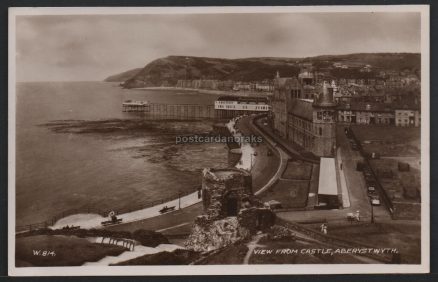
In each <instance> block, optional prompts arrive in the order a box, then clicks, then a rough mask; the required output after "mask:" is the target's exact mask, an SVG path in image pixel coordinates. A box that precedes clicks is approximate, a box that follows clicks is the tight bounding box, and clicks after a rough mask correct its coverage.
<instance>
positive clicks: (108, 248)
mask: <svg viewBox="0 0 438 282" xmlns="http://www.w3.org/2000/svg"><path fill="white" fill-rule="evenodd" d="M36 251H40V255H36V254H35V252H36ZM43 251H50V252H53V253H51V254H49V255H46V256H43V255H42V252H43ZM124 251H126V248H123V247H121V246H113V245H102V244H96V243H90V242H89V241H88V240H87V239H83V238H77V237H73V236H62V235H55V236H50V235H37V236H28V237H22V238H17V241H16V256H15V257H16V266H17V267H25V266H79V265H82V264H84V263H85V262H94V261H98V260H100V259H102V258H104V257H106V256H117V255H119V254H121V253H123V252H124ZM53 254H54V255H53Z"/></svg>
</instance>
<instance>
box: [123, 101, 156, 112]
mask: <svg viewBox="0 0 438 282" xmlns="http://www.w3.org/2000/svg"><path fill="white" fill-rule="evenodd" d="M122 107H123V111H124V112H149V103H148V102H147V101H132V100H126V101H124V102H123V103H122Z"/></svg>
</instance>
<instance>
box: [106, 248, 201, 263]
mask: <svg viewBox="0 0 438 282" xmlns="http://www.w3.org/2000/svg"><path fill="white" fill-rule="evenodd" d="M198 257H199V254H198V253H197V252H194V251H189V250H181V249H177V250H175V251H173V252H160V253H157V254H151V255H145V256H141V257H138V258H134V259H131V260H127V261H124V262H120V263H117V264H114V265H188V264H190V263H191V262H192V261H194V260H196V259H197V258H198Z"/></svg>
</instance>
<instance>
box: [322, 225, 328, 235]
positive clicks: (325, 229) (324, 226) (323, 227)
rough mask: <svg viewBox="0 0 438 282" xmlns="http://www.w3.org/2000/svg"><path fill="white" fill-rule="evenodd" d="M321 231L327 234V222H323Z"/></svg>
mask: <svg viewBox="0 0 438 282" xmlns="http://www.w3.org/2000/svg"><path fill="white" fill-rule="evenodd" d="M321 233H323V234H324V235H327V224H326V223H323V224H321Z"/></svg>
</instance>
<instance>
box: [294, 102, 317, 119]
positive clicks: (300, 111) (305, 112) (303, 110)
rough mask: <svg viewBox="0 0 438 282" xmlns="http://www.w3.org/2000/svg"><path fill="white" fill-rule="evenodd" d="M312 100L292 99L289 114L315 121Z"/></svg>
mask: <svg viewBox="0 0 438 282" xmlns="http://www.w3.org/2000/svg"><path fill="white" fill-rule="evenodd" d="M312 104H313V100H312V99H292V101H291V102H290V105H289V109H288V112H289V113H291V114H293V115H295V116H298V117H300V118H303V119H307V120H313V107H312Z"/></svg>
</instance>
